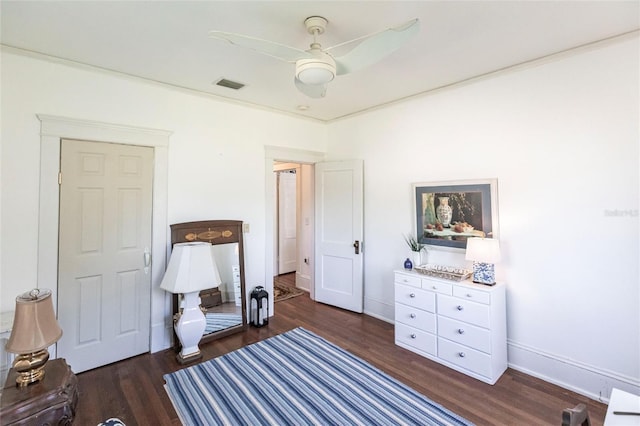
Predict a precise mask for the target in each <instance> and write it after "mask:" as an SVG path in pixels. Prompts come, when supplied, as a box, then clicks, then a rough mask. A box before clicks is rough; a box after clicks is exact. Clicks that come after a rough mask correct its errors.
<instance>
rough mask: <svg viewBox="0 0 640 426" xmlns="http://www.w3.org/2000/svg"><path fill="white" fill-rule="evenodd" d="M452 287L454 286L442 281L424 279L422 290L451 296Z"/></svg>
mask: <svg viewBox="0 0 640 426" xmlns="http://www.w3.org/2000/svg"><path fill="white" fill-rule="evenodd" d="M452 287H453V286H452V285H451V284H449V283H443V282H440V281H436V280H430V279H425V278H423V279H422V288H423V289H425V290H429V291H435V292H436V293H441V294H448V295H451V294H453V293H452Z"/></svg>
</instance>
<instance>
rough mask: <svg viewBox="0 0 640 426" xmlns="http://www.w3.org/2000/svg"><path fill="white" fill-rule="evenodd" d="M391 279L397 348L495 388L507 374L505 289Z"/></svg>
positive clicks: (403, 274)
mask: <svg viewBox="0 0 640 426" xmlns="http://www.w3.org/2000/svg"><path fill="white" fill-rule="evenodd" d="M394 275H395V311H396V312H395V342H396V345H398V346H402V347H403V348H405V349H408V350H410V351H412V352H415V353H417V354H420V355H422V356H424V357H426V358H429V359H431V360H433V361H436V362H439V363H441V364H444V365H446V366H448V367H451V368H453V369H454V370H458V371H460V372H462V373H464V374H467V375H469V376H471V377H474V378H476V379H478V380H482V381H483V382H486V383H489V384H491V385H492V384H494V383H495V382H496V381H497V380H498V379H499V378H500V376H501V375H502V373H504V371H505V370H506V369H507V325H506V306H505V286H504V285H503V284H496V285H494V286H485V285H482V284H474V283H472V282H471V281H462V282H454V281H448V280H444V279H438V278H433V277H430V276H427V275H422V274H418V273H416V272H410V271H395V274H394Z"/></svg>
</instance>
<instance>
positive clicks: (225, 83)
mask: <svg viewBox="0 0 640 426" xmlns="http://www.w3.org/2000/svg"><path fill="white" fill-rule="evenodd" d="M216 86H222V87H228V88H229V89H233V90H239V89H242V88H243V87H244V84H242V83H238V82H237V81H231V80H227V79H226V78H221V79H220V80H218V81H216Z"/></svg>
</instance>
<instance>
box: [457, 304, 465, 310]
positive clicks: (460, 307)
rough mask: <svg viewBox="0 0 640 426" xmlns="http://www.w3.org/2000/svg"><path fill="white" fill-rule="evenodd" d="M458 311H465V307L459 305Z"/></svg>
mask: <svg viewBox="0 0 640 426" xmlns="http://www.w3.org/2000/svg"><path fill="white" fill-rule="evenodd" d="M456 309H457V310H459V311H461V310H463V309H464V307H463V306H462V305H458V306H456Z"/></svg>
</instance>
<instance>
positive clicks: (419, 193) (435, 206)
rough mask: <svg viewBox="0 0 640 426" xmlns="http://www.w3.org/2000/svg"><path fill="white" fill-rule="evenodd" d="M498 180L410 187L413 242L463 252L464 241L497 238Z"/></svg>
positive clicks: (434, 183)
mask: <svg viewBox="0 0 640 426" xmlns="http://www.w3.org/2000/svg"><path fill="white" fill-rule="evenodd" d="M497 187H498V181H497V179H481V180H465V181H448V182H433V183H415V184H413V193H414V198H413V200H414V208H413V211H414V214H415V226H416V228H415V229H416V238H417V239H418V241H419V242H420V243H422V244H429V245H434V246H445V247H453V248H461V249H464V248H466V247H467V238H470V237H486V238H498V213H497V209H498V198H497V189H498V188H497Z"/></svg>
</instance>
